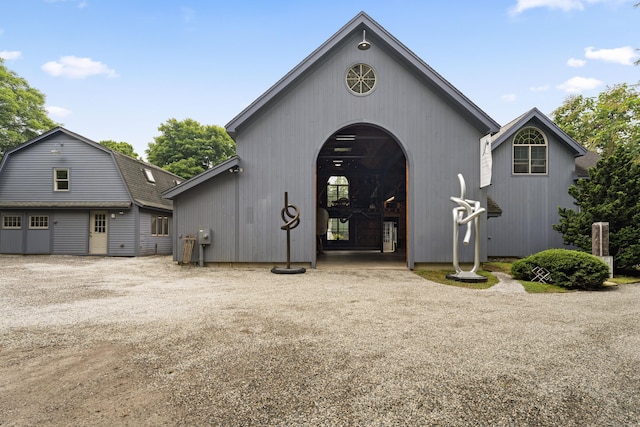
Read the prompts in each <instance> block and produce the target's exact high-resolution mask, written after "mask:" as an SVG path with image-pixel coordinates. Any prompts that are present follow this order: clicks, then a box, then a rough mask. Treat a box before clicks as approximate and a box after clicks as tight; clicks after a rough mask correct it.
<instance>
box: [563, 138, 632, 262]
mask: <svg viewBox="0 0 640 427" xmlns="http://www.w3.org/2000/svg"><path fill="white" fill-rule="evenodd" d="M569 194H570V195H571V196H572V197H573V198H574V199H575V205H576V206H577V207H578V208H579V210H578V211H575V210H573V209H566V208H559V209H558V213H559V215H560V224H554V225H553V228H554V230H556V231H559V232H560V233H562V237H563V240H564V242H565V243H567V244H574V245H576V246H577V247H579V248H580V249H582V250H583V251H585V252H591V225H592V224H593V223H594V222H608V223H609V253H610V254H611V255H612V256H613V257H614V261H615V266H616V268H617V269H630V268H633V267H634V266H637V265H638V264H640V164H639V163H638V160H637V157H636V155H635V153H632V152H631V150H630V149H629V148H628V147H625V146H619V147H617V148H616V150H615V151H614V153H613V154H612V155H611V156H609V157H603V158H602V159H600V161H598V164H597V165H596V166H595V167H594V168H591V169H590V170H589V179H582V180H580V181H578V182H577V183H576V184H575V185H572V186H571V187H569Z"/></svg>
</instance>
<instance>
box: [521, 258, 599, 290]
mask: <svg viewBox="0 0 640 427" xmlns="http://www.w3.org/2000/svg"><path fill="white" fill-rule="evenodd" d="M536 266H538V267H542V268H544V269H545V270H547V271H549V273H551V281H552V283H553V284H554V285H558V286H562V287H564V288H567V289H596V288H600V287H602V286H603V284H604V282H605V281H606V280H607V279H608V278H609V266H608V265H607V264H606V263H605V262H604V261H602V260H601V259H599V258H598V257H596V256H593V255H591V254H588V253H586V252H580V251H574V250H568V249H549V250H546V251H542V252H538V253H537V254H534V255H531V256H529V257H527V258H523V259H519V260H517V261H516V262H514V263H513V265H512V266H511V274H512V275H513V277H514V278H516V279H519V280H527V281H531V280H533V278H534V277H535V276H536V274H535V273H533V268H534V267H536Z"/></svg>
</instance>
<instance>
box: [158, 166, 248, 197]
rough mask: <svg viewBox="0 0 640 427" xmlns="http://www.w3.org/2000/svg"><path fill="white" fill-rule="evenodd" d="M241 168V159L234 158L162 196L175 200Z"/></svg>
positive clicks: (169, 190)
mask: <svg viewBox="0 0 640 427" xmlns="http://www.w3.org/2000/svg"><path fill="white" fill-rule="evenodd" d="M239 166H240V158H239V157H238V156H233V157H231V158H230V159H228V160H225V161H224V162H222V163H220V164H217V165H215V166H214V167H212V168H211V169H207V170H206V171H204V172H202V173H201V174H199V175H196V176H194V177H193V178H191V179H189V180H188V181H185V182H183V183H182V184H180V185H177V186H175V187H173V188H171V189H168V190H166V191H165V192H164V193H163V194H162V196H163V197H165V198H167V199H174V198H175V197H176V196H178V195H180V194H182V193H184V192H185V191H187V190H190V189H192V188H193V187H196V186H198V185H200V184H202V183H203V182H205V181H208V180H210V179H212V178H214V177H216V176H218V175H220V174H222V173H225V172H226V173H229V172H232V171H233V170H235V169H236V168H238V167H239Z"/></svg>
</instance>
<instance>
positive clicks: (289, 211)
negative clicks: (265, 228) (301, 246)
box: [271, 191, 307, 274]
mask: <svg viewBox="0 0 640 427" xmlns="http://www.w3.org/2000/svg"><path fill="white" fill-rule="evenodd" d="M280 216H281V217H282V220H283V221H284V225H283V226H281V227H280V229H281V230H285V231H286V232H287V267H286V268H282V267H273V268H272V269H271V272H272V273H275V274H300V273H304V272H305V271H307V269H306V268H304V267H296V268H291V236H290V233H291V230H292V229H294V228H296V227H297V226H298V225H300V210H299V209H298V208H297V207H296V206H295V205H290V204H289V193H287V192H286V191H285V193H284V208H282V210H281V211H280Z"/></svg>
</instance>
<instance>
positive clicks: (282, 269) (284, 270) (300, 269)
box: [271, 267, 307, 274]
mask: <svg viewBox="0 0 640 427" xmlns="http://www.w3.org/2000/svg"><path fill="white" fill-rule="evenodd" d="M305 271H307V269H306V268H304V267H297V268H294V267H289V268H287V267H273V268H272V269H271V272H272V273H275V274H302V273H304V272H305Z"/></svg>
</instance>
